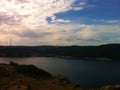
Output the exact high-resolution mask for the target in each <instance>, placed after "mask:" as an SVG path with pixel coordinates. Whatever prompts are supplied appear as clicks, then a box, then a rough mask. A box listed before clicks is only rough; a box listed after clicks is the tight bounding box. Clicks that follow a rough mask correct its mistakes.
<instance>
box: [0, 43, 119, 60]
mask: <svg viewBox="0 0 120 90" xmlns="http://www.w3.org/2000/svg"><path fill="white" fill-rule="evenodd" d="M119 53H120V44H106V45H100V46H0V57H75V58H76V57H77V58H101V59H120V55H119Z"/></svg>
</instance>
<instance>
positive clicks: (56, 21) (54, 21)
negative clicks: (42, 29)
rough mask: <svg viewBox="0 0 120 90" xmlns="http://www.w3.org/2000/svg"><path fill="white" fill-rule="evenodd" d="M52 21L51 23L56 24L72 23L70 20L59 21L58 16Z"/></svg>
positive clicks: (53, 17)
mask: <svg viewBox="0 0 120 90" xmlns="http://www.w3.org/2000/svg"><path fill="white" fill-rule="evenodd" d="M51 19H52V20H51V23H55V24H57V23H69V22H70V20H64V19H57V18H56V16H52V17H51Z"/></svg>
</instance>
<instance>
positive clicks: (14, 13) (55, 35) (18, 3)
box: [0, 0, 120, 45]
mask: <svg viewBox="0 0 120 90" xmlns="http://www.w3.org/2000/svg"><path fill="white" fill-rule="evenodd" d="M76 1H79V2H78V3H76ZM85 1H86V0H1V2H0V40H1V41H5V42H6V41H7V42H9V38H12V39H13V42H14V43H15V45H19V44H24V45H39V44H40V45H43V44H49V45H82V44H83V45H84V44H86V43H90V42H94V43H95V44H96V43H97V44H98V43H100V42H105V41H106V40H107V41H108V42H110V41H112V40H113V39H111V38H110V37H112V35H113V34H114V37H115V35H116V33H118V34H120V31H119V28H120V26H119V25H117V26H111V25H110V26H108V25H85V24H74V23H72V21H70V20H69V19H63V18H58V17H56V14H57V13H61V12H66V11H69V10H73V11H78V10H83V9H84V8H87V7H88V6H90V5H89V4H87V2H85ZM48 17H49V18H51V20H50V22H51V23H48V20H47V18H48ZM102 22H106V21H104V20H103V21H102ZM108 22H109V23H113V22H114V23H117V22H118V21H107V23H108ZM61 23H62V24H61ZM107 32H109V33H110V34H111V35H110V34H108V33H107ZM104 33H106V35H107V36H105V35H103V34H104ZM116 38H119V36H118V37H116ZM116 40H118V39H116Z"/></svg>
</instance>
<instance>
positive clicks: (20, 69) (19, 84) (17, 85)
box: [0, 62, 120, 90]
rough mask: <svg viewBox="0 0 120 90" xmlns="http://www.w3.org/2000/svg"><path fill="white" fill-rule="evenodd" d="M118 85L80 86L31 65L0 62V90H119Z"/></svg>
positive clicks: (119, 86)
mask: <svg viewBox="0 0 120 90" xmlns="http://www.w3.org/2000/svg"><path fill="white" fill-rule="evenodd" d="M119 89H120V85H108V86H104V87H101V88H94V89H92V88H90V89H89V88H80V87H79V86H78V85H75V84H72V83H71V82H70V81H69V79H68V78H66V77H63V76H60V75H59V76H52V75H51V74H49V73H48V72H46V71H44V70H42V69H39V68H37V67H35V66H33V65H18V64H16V63H14V62H10V64H0V90H119Z"/></svg>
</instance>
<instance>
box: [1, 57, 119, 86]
mask: <svg viewBox="0 0 120 90" xmlns="http://www.w3.org/2000/svg"><path fill="white" fill-rule="evenodd" d="M10 61H14V62H17V63H19V64H33V65H35V66H37V67H39V68H42V69H44V70H46V71H48V72H49V73H51V74H54V75H58V74H61V75H65V76H67V77H69V79H70V80H71V81H72V82H74V83H76V84H79V85H80V86H81V87H99V86H103V85H106V84H120V61H95V60H93V61H91V60H90V61H88V60H80V59H65V58H50V57H40V58H0V63H9V62H10Z"/></svg>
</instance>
